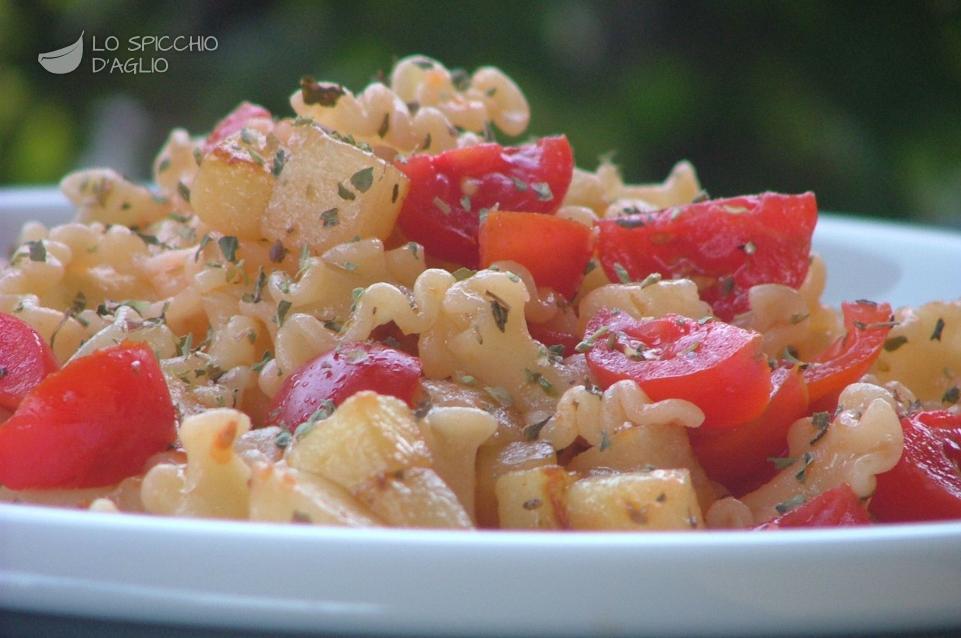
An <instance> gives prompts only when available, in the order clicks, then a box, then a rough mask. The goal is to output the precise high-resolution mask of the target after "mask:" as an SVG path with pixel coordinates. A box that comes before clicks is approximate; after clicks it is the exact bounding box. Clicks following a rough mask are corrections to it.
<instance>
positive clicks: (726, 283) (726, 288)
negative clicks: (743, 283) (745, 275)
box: [717, 276, 734, 297]
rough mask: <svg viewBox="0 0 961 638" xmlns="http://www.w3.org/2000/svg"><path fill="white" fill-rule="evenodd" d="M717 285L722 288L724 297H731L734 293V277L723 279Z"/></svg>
mask: <svg viewBox="0 0 961 638" xmlns="http://www.w3.org/2000/svg"><path fill="white" fill-rule="evenodd" d="M717 283H718V286H720V287H721V296H722V297H729V296H730V295H731V293H732V292H734V277H730V276H728V277H721V278H720V279H718V281H717Z"/></svg>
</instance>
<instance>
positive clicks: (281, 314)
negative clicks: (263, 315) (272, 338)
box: [277, 299, 292, 326]
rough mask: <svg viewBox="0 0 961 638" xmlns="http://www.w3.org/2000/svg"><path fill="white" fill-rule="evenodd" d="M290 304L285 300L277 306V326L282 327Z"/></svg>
mask: <svg viewBox="0 0 961 638" xmlns="http://www.w3.org/2000/svg"><path fill="white" fill-rule="evenodd" d="M291 305H292V304H291V303H290V302H289V301H287V300H286V299H284V300H282V301H281V302H280V303H278V304H277V325H278V326H282V325H284V319H286V318H287V313H288V312H290V306H291Z"/></svg>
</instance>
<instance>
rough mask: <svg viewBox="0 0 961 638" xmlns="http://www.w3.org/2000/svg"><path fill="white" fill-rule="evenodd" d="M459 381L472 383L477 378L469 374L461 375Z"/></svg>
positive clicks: (465, 383)
mask: <svg viewBox="0 0 961 638" xmlns="http://www.w3.org/2000/svg"><path fill="white" fill-rule="evenodd" d="M460 382H461V383H463V384H464V385H474V384H476V383H477V379H476V378H475V377H473V376H471V375H469V374H464V375H461V377H460Z"/></svg>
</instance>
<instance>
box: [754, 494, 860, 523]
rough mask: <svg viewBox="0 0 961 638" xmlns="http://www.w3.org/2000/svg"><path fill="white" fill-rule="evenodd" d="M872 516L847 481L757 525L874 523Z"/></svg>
mask: <svg viewBox="0 0 961 638" xmlns="http://www.w3.org/2000/svg"><path fill="white" fill-rule="evenodd" d="M870 524H871V517H870V516H868V512H867V510H866V509H864V505H862V504H861V499H859V498H858V495H857V494H855V493H854V490H852V489H851V486H849V485H848V484H847V483H842V484H841V485H839V486H838V487H835V488H834V489H830V490H828V491H827V492H822V493H821V494H818V495H817V496H816V497H814V498H813V499H811V500H810V501H808V502H807V503H804V504H803V505H800V506H798V507H797V508H795V509H793V510H791V511H790V512H788V513H786V514H783V515H781V516H779V517H778V518H775V519H774V520H771V521H768V522H767V523H764V524H763V525H759V526H758V527H756V528H755V529H759V530H765V529H785V528H788V527H849V526H853V525H870Z"/></svg>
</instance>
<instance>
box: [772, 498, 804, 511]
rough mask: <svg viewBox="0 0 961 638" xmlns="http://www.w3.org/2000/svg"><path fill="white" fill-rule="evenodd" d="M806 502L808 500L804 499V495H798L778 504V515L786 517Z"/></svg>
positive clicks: (776, 507) (775, 507)
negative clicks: (785, 515)
mask: <svg viewBox="0 0 961 638" xmlns="http://www.w3.org/2000/svg"><path fill="white" fill-rule="evenodd" d="M806 500H807V499H806V498H805V497H804V494H798V495H796V496H792V497H791V498H789V499H788V500H786V501H783V502H781V503H778V504H777V505H775V506H774V509H776V510H777V513H778V514H781V515H784V514H787V513H788V512H790V511H791V510H793V509H796V508H798V507H800V506H801V505H803V504H804V501H806Z"/></svg>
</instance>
